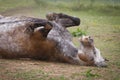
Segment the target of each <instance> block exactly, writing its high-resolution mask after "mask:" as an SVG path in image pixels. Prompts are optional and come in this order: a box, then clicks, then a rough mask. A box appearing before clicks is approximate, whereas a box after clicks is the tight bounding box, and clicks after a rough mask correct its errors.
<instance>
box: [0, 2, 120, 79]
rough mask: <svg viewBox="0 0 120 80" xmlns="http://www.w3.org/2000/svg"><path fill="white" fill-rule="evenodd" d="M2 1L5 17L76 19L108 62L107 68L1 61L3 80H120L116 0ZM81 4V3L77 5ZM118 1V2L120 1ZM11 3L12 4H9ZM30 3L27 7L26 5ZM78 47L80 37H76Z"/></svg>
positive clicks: (119, 27)
mask: <svg viewBox="0 0 120 80" xmlns="http://www.w3.org/2000/svg"><path fill="white" fill-rule="evenodd" d="M36 1H39V2H35V1H33V0H21V1H20V0H12V1H10V0H0V13H1V14H2V15H25V16H33V17H41V18H45V14H46V13H48V12H63V13H66V14H69V15H73V16H77V17H79V18H80V19H81V25H80V26H78V27H71V28H68V30H69V31H70V32H74V31H76V30H77V28H79V29H81V30H82V31H85V32H86V33H87V35H91V36H93V37H94V39H95V45H96V47H97V48H99V49H100V50H101V52H102V55H103V56H104V57H106V58H107V59H108V60H109V62H107V63H108V67H107V68H97V67H86V66H76V65H70V64H64V63H54V62H44V61H34V60H5V59H0V80H8V79H9V80H119V79H120V58H119V56H120V14H119V13H120V10H119V9H120V5H119V2H117V0H114V1H115V4H116V5H114V3H113V2H112V1H113V0H109V1H108V0H95V2H94V4H92V6H91V7H90V5H91V4H90V0H89V1H87V0H80V1H81V2H80V3H78V2H79V0H74V1H72V0H71V1H69V2H68V0H64V1H63V0H46V2H45V1H44V0H36ZM77 1H78V2H77ZM118 1H119V0H118ZM8 3H9V4H8ZM26 3H27V4H26ZM73 42H74V44H75V45H76V46H79V42H78V37H74V38H73Z"/></svg>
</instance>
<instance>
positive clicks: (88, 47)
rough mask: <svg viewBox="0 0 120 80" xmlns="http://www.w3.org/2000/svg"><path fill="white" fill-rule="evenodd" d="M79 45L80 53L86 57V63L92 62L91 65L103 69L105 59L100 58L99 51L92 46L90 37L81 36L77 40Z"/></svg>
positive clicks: (92, 42)
mask: <svg viewBox="0 0 120 80" xmlns="http://www.w3.org/2000/svg"><path fill="white" fill-rule="evenodd" d="M79 41H80V43H81V48H80V49H81V51H82V52H83V54H84V55H85V56H86V59H87V60H86V61H88V62H92V65H96V66H99V67H105V66H106V63H105V59H104V58H103V57H102V55H101V53H100V51H99V49H97V48H96V47H95V45H94V40H93V38H92V37H91V36H82V37H81V38H79Z"/></svg>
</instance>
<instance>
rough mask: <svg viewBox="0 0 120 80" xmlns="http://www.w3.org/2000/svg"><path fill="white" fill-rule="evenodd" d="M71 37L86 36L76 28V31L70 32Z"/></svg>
mask: <svg viewBox="0 0 120 80" xmlns="http://www.w3.org/2000/svg"><path fill="white" fill-rule="evenodd" d="M72 35H73V36H74V37H79V36H82V35H86V32H85V31H83V30H81V29H80V28H77V30H76V31H73V32H72Z"/></svg>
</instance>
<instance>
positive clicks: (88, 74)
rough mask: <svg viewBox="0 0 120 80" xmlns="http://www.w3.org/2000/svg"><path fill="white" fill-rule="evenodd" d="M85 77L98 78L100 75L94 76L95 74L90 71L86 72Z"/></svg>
mask: <svg viewBox="0 0 120 80" xmlns="http://www.w3.org/2000/svg"><path fill="white" fill-rule="evenodd" d="M85 76H86V77H99V76H100V75H98V74H96V73H92V70H91V69H90V70H88V71H87V72H86V74H85Z"/></svg>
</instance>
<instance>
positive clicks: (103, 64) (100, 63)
mask: <svg viewBox="0 0 120 80" xmlns="http://www.w3.org/2000/svg"><path fill="white" fill-rule="evenodd" d="M95 65H96V66H97V67H107V64H106V62H104V61H102V62H97V63H95Z"/></svg>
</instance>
